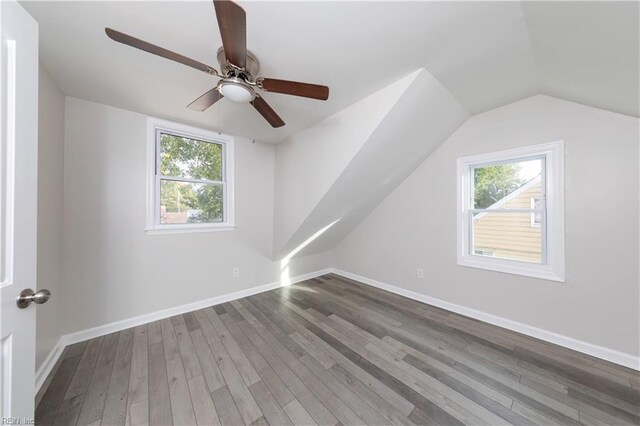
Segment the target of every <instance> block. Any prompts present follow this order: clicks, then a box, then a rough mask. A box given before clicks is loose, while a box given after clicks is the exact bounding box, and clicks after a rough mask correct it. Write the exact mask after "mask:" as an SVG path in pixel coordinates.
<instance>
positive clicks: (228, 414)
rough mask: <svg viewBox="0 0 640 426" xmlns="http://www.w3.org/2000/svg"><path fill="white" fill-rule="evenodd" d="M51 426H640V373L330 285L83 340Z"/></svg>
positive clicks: (391, 298) (338, 282)
mask: <svg viewBox="0 0 640 426" xmlns="http://www.w3.org/2000/svg"><path fill="white" fill-rule="evenodd" d="M47 384H48V386H47V389H46V391H45V392H44V394H43V395H39V397H38V400H39V403H38V406H37V410H36V422H37V424H41V425H45V424H56V425H72V424H83V425H85V424H86V425H88V424H96V425H97V424H103V425H115V424H125V423H126V424H151V425H165V424H176V425H192V424H206V425H216V424H223V425H242V424H245V425H249V424H256V425H267V424H270V425H289V424H298V425H314V424H321V425H337V424H342V425H352V424H369V425H383V424H400V425H410V424H417V425H427V424H428V425H431V424H440V425H459V424H489V425H501V424H527V425H528V424H540V425H551V424H563V425H565V424H567V425H575V424H579V423H582V424H586V425H621V424H635V425H637V424H639V423H640V391H639V389H640V377H639V375H638V372H635V371H633V370H629V369H626V368H623V367H619V366H616V365H613V364H610V363H607V362H604V361H600V360H598V359H595V358H591V357H588V356H585V355H581V354H579V353H577V352H573V351H570V350H567V349H563V348H560V347H558V346H554V345H551V344H548V343H544V342H541V341H537V340H535V339H532V338H530V337H526V336H523V335H520V334H517V333H513V332H510V331H507V330H504V329H501V328H498V327H495V326H491V325H487V324H484V323H481V322H478V321H475V320H472V319H469V318H466V317H463V316H460V315H457V314H453V313H450V312H447V311H444V310H441V309H438V308H434V307H432V306H429V305H425V304H422V303H419V302H415V301H412V300H409V299H406V298H403V297H400V296H397V295H394V294H391V293H387V292H385V291H382V290H379V289H376V288H373V287H369V286H366V285H364V284H360V283H357V282H355V281H351V280H347V279H345V278H342V277H339V276H337V275H325V276H323V277H320V278H316V279H312V280H309V281H306V282H304V283H300V284H296V285H293V286H290V287H284V288H281V289H278V290H273V291H269V292H266V293H262V294H259V295H256V296H252V297H248V298H245V299H241V300H237V301H234V302H230V303H225V304H222V305H218V306H214V307H211V308H207V309H203V310H200V311H196V312H191V313H187V314H184V315H178V316H175V317H173V318H170V319H165V320H162V321H158V322H154V323H151V324H147V325H143V326H139V327H136V328H134V329H129V330H124V331H121V332H118V333H114V334H110V335H107V336H103V337H99V338H96V339H92V340H89V341H87V342H82V343H77V344H75V345H72V346H69V347H67V348H66V349H65V352H64V355H63V356H62V357H61V360H60V361H59V362H58V364H57V365H56V367H55V369H54V371H53V372H52V375H51V376H50V378H49V379H48V381H47Z"/></svg>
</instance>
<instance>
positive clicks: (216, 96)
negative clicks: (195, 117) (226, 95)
mask: <svg viewBox="0 0 640 426" xmlns="http://www.w3.org/2000/svg"><path fill="white" fill-rule="evenodd" d="M222 98H223V96H222V94H221V93H220V92H219V91H218V89H216V88H213V89H211V90H209V91H208V92H207V93H205V94H204V95H202V96H200V97H199V98H198V99H196V100H195V101H193V102H191V103H190V104H189V105H188V106H187V108H189V109H192V110H194V111H204V110H205V109H207V108H209V107H210V106H211V105H213V104H215V103H216V102H218V101H219V100H220V99H222Z"/></svg>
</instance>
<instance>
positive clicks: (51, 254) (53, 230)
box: [36, 65, 64, 367]
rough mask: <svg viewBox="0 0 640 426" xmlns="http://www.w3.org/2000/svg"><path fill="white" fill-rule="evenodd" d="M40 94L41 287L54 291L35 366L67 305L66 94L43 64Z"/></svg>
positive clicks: (41, 312)
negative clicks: (64, 229) (64, 232)
mask: <svg viewBox="0 0 640 426" xmlns="http://www.w3.org/2000/svg"><path fill="white" fill-rule="evenodd" d="M38 97H39V99H38V100H39V102H38V105H39V106H38V289H43V288H47V289H49V290H51V293H52V297H51V299H50V300H49V301H48V302H47V303H46V304H45V305H41V306H38V309H37V312H36V318H37V320H36V321H37V336H36V367H39V366H40V364H41V363H42V361H43V360H44V359H45V357H46V356H47V354H48V353H49V351H50V350H51V349H52V348H53V347H54V346H55V344H56V343H57V341H58V339H59V338H60V334H61V330H62V312H63V305H64V293H63V288H62V210H63V169H64V95H63V94H62V92H61V91H60V89H59V88H58V86H57V85H56V84H55V83H54V82H53V80H52V79H51V77H50V76H49V74H48V72H47V70H46V69H45V68H44V67H43V66H42V65H40V69H39V93H38Z"/></svg>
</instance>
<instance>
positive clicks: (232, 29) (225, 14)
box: [213, 0, 247, 68]
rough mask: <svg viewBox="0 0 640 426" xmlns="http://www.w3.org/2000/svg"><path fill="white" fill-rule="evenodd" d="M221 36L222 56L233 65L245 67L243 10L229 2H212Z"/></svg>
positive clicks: (226, 0)
mask: <svg viewBox="0 0 640 426" xmlns="http://www.w3.org/2000/svg"><path fill="white" fill-rule="evenodd" d="M213 6H214V7H215V9H216V17H217V18H218V27H219V28H220V35H221V36H222V46H223V47H224V55H225V57H226V58H227V60H228V61H229V62H231V63H232V64H233V65H235V66H237V67H239V68H244V67H245V66H246V65H247V16H246V14H245V12H244V9H243V8H241V7H240V6H238V5H237V4H236V3H234V2H232V1H229V0H213Z"/></svg>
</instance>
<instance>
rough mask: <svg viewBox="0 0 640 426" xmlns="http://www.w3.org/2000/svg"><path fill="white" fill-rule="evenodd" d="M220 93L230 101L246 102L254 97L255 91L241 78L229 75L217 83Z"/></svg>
mask: <svg viewBox="0 0 640 426" xmlns="http://www.w3.org/2000/svg"><path fill="white" fill-rule="evenodd" d="M218 90H219V91H220V94H221V95H222V96H224V97H225V98H227V99H229V100H230V101H232V102H236V103H239V104H246V103H249V102H251V101H252V100H253V99H254V98H255V97H256V91H255V90H253V88H252V87H251V86H250V85H248V84H247V83H245V82H244V81H243V80H242V79H239V78H236V77H231V78H225V79H222V80H220V82H219V83H218Z"/></svg>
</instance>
